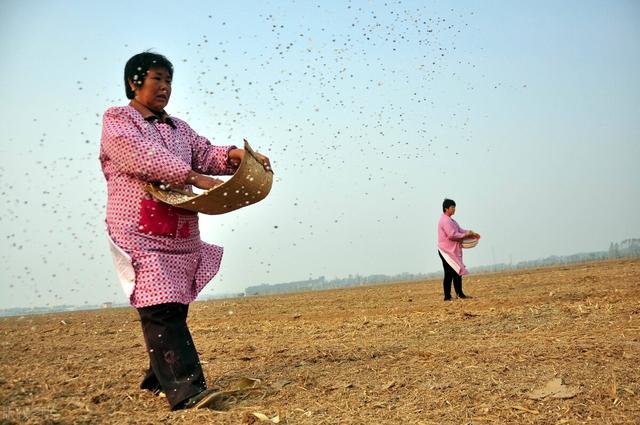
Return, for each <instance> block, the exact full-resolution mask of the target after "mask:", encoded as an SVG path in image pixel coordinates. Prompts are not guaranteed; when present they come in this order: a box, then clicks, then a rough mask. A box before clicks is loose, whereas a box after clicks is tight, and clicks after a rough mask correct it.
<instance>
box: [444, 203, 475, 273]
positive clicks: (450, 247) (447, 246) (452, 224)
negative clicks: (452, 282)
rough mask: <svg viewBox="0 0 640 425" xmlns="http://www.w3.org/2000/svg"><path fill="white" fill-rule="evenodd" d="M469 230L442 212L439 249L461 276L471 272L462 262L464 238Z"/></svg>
mask: <svg viewBox="0 0 640 425" xmlns="http://www.w3.org/2000/svg"><path fill="white" fill-rule="evenodd" d="M466 233H467V231H466V230H465V229H463V228H462V227H460V225H459V224H458V222H456V221H455V220H454V219H452V218H451V217H449V216H448V215H446V214H444V213H443V214H442V216H441V217H440V221H439V222H438V251H440V254H441V255H442V257H443V258H444V259H445V260H446V262H447V263H448V264H449V265H450V266H451V268H452V269H453V270H455V271H456V273H458V274H459V275H460V276H464V275H466V274H469V271H468V270H467V268H466V267H465V266H464V263H463V262H462V239H464V237H465V235H466Z"/></svg>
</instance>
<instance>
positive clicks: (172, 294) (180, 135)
mask: <svg viewBox="0 0 640 425" xmlns="http://www.w3.org/2000/svg"><path fill="white" fill-rule="evenodd" d="M143 114H145V115H147V116H146V117H145V116H143ZM155 118H156V117H155V116H154V115H153V114H151V113H150V112H149V113H147V112H145V111H142V113H141V112H139V111H138V110H136V109H135V108H134V107H132V106H122V107H113V108H110V109H108V110H107V111H106V112H105V114H104V117H103V124H102V140H101V144H100V163H101V165H102V171H103V173H104V176H105V179H106V181H107V217H106V223H107V231H108V232H109V236H110V237H111V239H112V240H113V242H115V243H116V244H117V245H118V246H119V247H120V248H121V249H122V250H123V251H124V252H125V253H126V254H128V255H129V256H130V257H131V265H132V266H133V269H134V271H135V284H134V289H133V293H132V294H131V296H130V298H129V301H130V303H131V305H133V306H134V307H147V306H150V305H157V304H163V303H169V302H178V303H182V304H188V303H190V302H192V301H193V300H195V299H196V297H197V296H198V293H199V292H200V291H201V290H202V289H203V288H204V286H205V285H206V284H207V283H208V282H209V281H210V280H211V279H213V277H214V276H215V275H216V274H217V273H218V270H219V268H220V261H221V260H222V253H223V249H222V247H220V246H216V245H211V244H207V243H204V242H203V241H202V240H201V239H200V231H199V229H198V215H197V214H196V213H193V212H191V211H187V210H183V209H181V208H176V207H173V206H170V205H168V204H163V203H161V202H158V201H156V200H155V199H153V198H152V197H151V196H150V195H149V194H148V193H147V192H145V191H144V186H145V185H146V184H147V183H148V182H159V183H164V184H171V185H185V183H186V181H187V176H188V174H189V171H190V170H194V171H196V172H198V173H202V174H210V175H229V174H233V172H234V171H235V169H234V168H233V167H231V166H229V165H228V153H229V151H230V150H231V149H233V148H235V146H213V145H211V143H210V142H209V141H208V140H207V139H206V138H204V137H202V136H199V135H198V134H196V132H195V131H193V130H192V129H191V128H190V127H189V125H188V124H187V123H186V122H184V121H182V120H180V119H178V118H174V117H170V118H168V119H165V120H164V122H162V121H160V120H158V119H155Z"/></svg>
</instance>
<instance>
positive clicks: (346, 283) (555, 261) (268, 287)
mask: <svg viewBox="0 0 640 425" xmlns="http://www.w3.org/2000/svg"><path fill="white" fill-rule="evenodd" d="M625 257H640V239H637V238H633V239H625V240H623V241H622V242H620V243H613V242H611V245H610V246H609V251H595V252H584V253H579V254H572V255H551V256H549V257H546V258H540V259H537V260H529V261H520V262H518V263H516V264H506V263H500V264H492V265H489V266H480V267H473V268H471V269H470V270H471V271H472V272H475V273H482V272H495V271H505V270H513V269H530V268H539V267H550V266H557V265H562V264H571V263H584V262H588V261H598V260H606V259H614V258H625ZM441 275H442V272H440V271H438V272H432V273H401V274H396V275H385V274H373V275H368V276H361V275H359V274H356V275H349V276H348V277H345V278H336V279H332V280H327V279H326V278H325V277H324V276H320V277H319V278H316V279H307V280H300V281H295V282H286V283H276V284H266V283H265V284H260V285H255V286H249V287H247V289H245V292H244V294H245V295H268V294H282V293H288V292H305V291H319V290H323V289H336V288H345V287H351V286H368V285H375V284H381V283H386V282H402V281H413V280H423V279H432V278H436V277H440V276H441Z"/></svg>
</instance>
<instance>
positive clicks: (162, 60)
mask: <svg viewBox="0 0 640 425" xmlns="http://www.w3.org/2000/svg"><path fill="white" fill-rule="evenodd" d="M151 68H165V69H166V70H167V71H169V75H170V76H171V77H173V65H172V64H171V62H170V61H169V59H167V58H166V57H164V56H162V55H160V54H158V53H153V52H149V51H147V52H142V53H138V54H137V55H134V56H132V57H131V59H129V60H128V61H127V64H126V65H125V66H124V89H125V91H126V93H127V99H133V98H134V97H135V93H134V92H133V90H131V87H129V80H131V81H133V82H134V84H136V85H138V86H141V85H142V82H143V81H144V79H145V77H146V76H147V72H149V69H151Z"/></svg>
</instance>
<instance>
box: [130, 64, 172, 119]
mask: <svg viewBox="0 0 640 425" xmlns="http://www.w3.org/2000/svg"><path fill="white" fill-rule="evenodd" d="M129 84H131V88H132V89H133V90H134V91H135V94H136V96H135V99H136V100H137V101H138V102H140V103H142V104H143V105H144V106H146V107H147V108H149V109H151V110H152V111H153V112H156V113H159V112H161V111H162V110H163V109H164V108H165V107H166V106H167V104H168V103H169V98H170V97H171V74H169V71H168V70H166V69H165V68H149V71H148V72H147V76H146V78H145V79H144V81H143V82H142V86H137V85H135V84H133V82H132V81H130V82H129Z"/></svg>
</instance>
